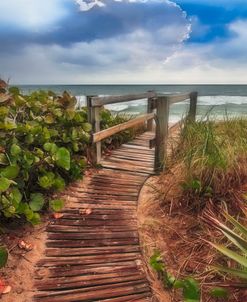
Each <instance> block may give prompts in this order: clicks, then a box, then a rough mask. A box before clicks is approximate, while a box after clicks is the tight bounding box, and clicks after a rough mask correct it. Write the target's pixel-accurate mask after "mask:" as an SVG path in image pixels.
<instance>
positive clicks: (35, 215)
mask: <svg viewBox="0 0 247 302" xmlns="http://www.w3.org/2000/svg"><path fill="white" fill-rule="evenodd" d="M29 221H30V222H31V223H32V225H37V224H40V222H41V217H40V215H39V213H33V217H32V218H31V219H29Z"/></svg>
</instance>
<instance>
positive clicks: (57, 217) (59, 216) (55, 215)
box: [53, 213, 63, 219]
mask: <svg viewBox="0 0 247 302" xmlns="http://www.w3.org/2000/svg"><path fill="white" fill-rule="evenodd" d="M53 217H54V218H55V219H60V218H62V217H63V214H62V213H53Z"/></svg>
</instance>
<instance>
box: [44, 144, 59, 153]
mask: <svg viewBox="0 0 247 302" xmlns="http://www.w3.org/2000/svg"><path fill="white" fill-rule="evenodd" d="M44 149H45V151H47V152H50V153H51V154H55V153H56V151H57V149H58V147H57V145H56V144H54V143H45V144H44Z"/></svg>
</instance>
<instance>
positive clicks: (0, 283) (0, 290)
mask: <svg viewBox="0 0 247 302" xmlns="http://www.w3.org/2000/svg"><path fill="white" fill-rule="evenodd" d="M5 287H6V284H5V282H4V281H3V280H2V279H0V294H2V293H3V291H4V289H5Z"/></svg>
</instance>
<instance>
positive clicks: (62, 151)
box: [0, 82, 91, 224]
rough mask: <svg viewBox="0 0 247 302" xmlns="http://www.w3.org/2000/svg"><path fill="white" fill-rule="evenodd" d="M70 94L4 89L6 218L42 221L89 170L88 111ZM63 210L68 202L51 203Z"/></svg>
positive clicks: (1, 151) (0, 174) (1, 195)
mask: <svg viewBox="0 0 247 302" xmlns="http://www.w3.org/2000/svg"><path fill="white" fill-rule="evenodd" d="M75 105H76V98H75V97H72V96H70V95H69V94H68V93H67V92H64V94H63V95H62V96H57V95H55V94H54V93H52V92H44V91H39V92H33V93H32V94H31V95H26V96H25V95H22V94H21V93H20V91H19V89H18V88H9V89H8V87H7V85H6V84H5V83H4V82H1V86H0V216H5V217H7V218H11V217H25V218H26V219H27V220H28V221H29V222H31V223H32V224H37V223H39V221H40V215H39V213H38V212H39V211H40V210H41V209H42V208H43V207H44V206H47V204H48V196H50V195H51V193H52V192H54V191H59V190H63V189H64V187H65V185H66V183H68V182H69V181H72V180H75V179H78V178H80V177H81V175H82V174H83V170H84V169H85V167H86V165H87V161H86V154H87V147H88V144H89V141H90V134H89V133H90V131H91V125H90V124H89V123H87V111H86V109H82V110H80V111H76V110H75ZM50 205H51V207H52V208H53V209H54V210H59V209H60V208H61V206H62V201H59V200H55V201H50Z"/></svg>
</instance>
